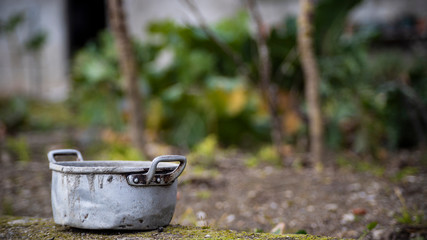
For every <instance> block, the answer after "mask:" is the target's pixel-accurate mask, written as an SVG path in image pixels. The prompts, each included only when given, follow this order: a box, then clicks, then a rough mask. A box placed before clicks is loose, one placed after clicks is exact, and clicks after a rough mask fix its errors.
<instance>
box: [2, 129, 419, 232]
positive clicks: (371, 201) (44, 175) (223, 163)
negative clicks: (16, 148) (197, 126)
mask: <svg viewBox="0 0 427 240" xmlns="http://www.w3.org/2000/svg"><path fill="white" fill-rule="evenodd" d="M27 138H28V142H29V144H30V145H31V146H32V149H33V150H32V160H31V161H30V162H26V163H24V162H19V161H15V160H13V157H11V156H7V155H3V157H2V158H1V159H2V160H1V163H0V196H1V197H0V201H1V202H0V204H1V205H0V206H1V209H0V210H1V212H0V214H2V215H17V216H35V217H51V214H52V211H51V206H50V181H51V173H50V170H49V167H48V161H47V158H46V157H45V154H46V149H47V148H49V147H54V146H52V142H55V141H56V142H58V141H60V139H62V138H63V136H62V135H61V134H59V135H57V136H56V135H54V136H51V137H50V138H49V140H46V141H41V140H36V139H38V138H37V137H34V136H31V135H28V136H27ZM393 157H395V158H402V159H404V162H405V164H410V165H411V164H412V165H414V166H418V169H420V170H419V171H418V172H417V173H416V174H408V175H406V176H405V177H404V178H403V179H401V180H400V181H392V180H391V179H390V178H389V177H377V176H375V175H373V174H371V173H367V172H358V171H355V170H350V169H346V168H337V167H334V166H333V165H331V166H327V167H326V168H325V169H324V170H323V171H322V172H320V173H319V172H316V171H315V170H313V169H283V168H277V167H272V166H259V167H255V168H247V167H245V165H244V163H243V160H242V154H239V153H230V154H226V155H225V156H220V157H218V159H217V166H216V167H215V168H213V169H212V170H211V171H205V172H202V173H198V174H194V173H193V171H194V169H193V168H192V167H191V166H190V167H188V168H187V169H186V171H185V172H186V173H185V174H184V175H183V176H181V177H180V178H179V181H180V182H179V187H178V191H179V194H178V201H177V206H176V211H175V215H174V218H173V220H172V223H174V224H177V223H178V224H183V225H198V226H205V225H209V226H212V227H215V228H220V229H234V230H246V231H264V232H270V231H271V230H272V229H273V228H274V227H275V226H279V228H281V229H284V232H289V233H295V232H296V231H298V230H305V231H306V232H307V233H309V234H314V235H325V236H333V237H347V238H357V237H359V236H361V235H362V234H363V232H364V231H365V229H366V227H367V225H368V224H369V223H370V222H373V221H376V222H378V225H377V227H376V228H375V229H374V230H373V231H372V232H371V233H369V235H368V237H370V238H372V239H385V238H393V237H394V238H396V236H398V235H399V234H400V235H399V236H400V239H405V238H408V237H410V236H412V237H416V236H424V238H426V237H425V236H426V235H427V228H426V227H425V226H424V227H412V228H411V227H410V226H408V225H402V224H399V223H398V221H397V220H398V218H399V216H401V215H402V213H405V212H407V213H408V214H409V215H411V216H415V215H419V216H423V217H424V223H425V221H426V217H427V169H426V168H423V167H419V163H418V162H417V161H418V160H417V159H418V155H417V153H402V154H400V155H398V156H393ZM398 170H399V166H397V165H396V166H389V167H388V168H387V171H386V172H387V173H386V176H391V175H392V174H393V172H396V171H398ZM405 209H406V210H405ZM408 229H409V230H408ZM414 229H415V230H414ZM405 231H406V232H405ZM410 232H412V233H410ZM402 234H403V235H402Z"/></svg>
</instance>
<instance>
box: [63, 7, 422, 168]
mask: <svg viewBox="0 0 427 240" xmlns="http://www.w3.org/2000/svg"><path fill="white" fill-rule="evenodd" d="M360 2H361V1H360V0H351V1H339V0H322V1H319V3H318V4H317V7H316V12H315V15H314V25H315V26H314V31H315V39H314V41H315V46H316V52H317V53H318V55H317V58H318V62H319V68H320V72H321V78H322V82H321V86H320V87H321V97H322V108H323V109H322V112H323V114H324V119H325V127H326V133H325V142H326V143H327V145H328V146H329V147H330V148H332V149H333V150H339V149H350V150H352V151H354V152H356V153H364V154H371V155H372V156H374V157H376V158H380V155H381V154H380V152H382V151H385V149H387V150H388V149H391V150H393V149H397V148H399V147H411V146H416V145H417V144H419V143H420V142H421V140H422V138H423V137H425V134H424V135H423V132H427V130H426V129H427V123H426V122H425V120H424V118H423V117H424V116H425V113H423V112H425V106H426V105H427V70H426V68H425V67H424V65H423V64H424V63H425V56H422V55H420V56H416V57H411V56H409V57H408V56H406V57H405V54H404V53H401V52H391V51H375V52H373V51H372V50H371V49H370V46H371V44H370V43H371V42H372V41H373V39H375V38H376V37H377V36H378V33H376V32H375V31H372V29H370V28H359V29H357V28H355V29H353V31H352V32H351V33H350V32H348V33H346V32H345V31H344V29H345V26H346V19H347V16H348V14H349V12H350V11H351V10H352V9H354V7H355V6H356V5H357V4H359V3H360ZM211 28H212V30H213V32H214V33H215V34H216V35H217V37H218V38H219V39H220V40H221V41H222V42H224V43H225V44H227V45H229V46H230V48H231V49H232V50H233V51H234V52H235V53H236V54H238V55H239V56H241V58H242V61H243V62H244V65H245V66H247V67H248V69H249V75H248V76H242V75H241V73H240V72H239V71H237V69H238V66H236V64H235V63H234V62H233V61H232V59H231V58H230V56H228V55H227V54H226V53H224V51H223V50H222V49H221V48H220V47H219V46H218V45H217V44H216V43H215V42H214V41H212V40H211V39H210V38H209V36H208V35H206V34H205V32H204V31H203V29H201V28H198V27H193V26H182V25H179V24H177V23H174V22H171V21H163V22H154V23H152V24H150V25H149V27H148V28H147V32H148V40H147V41H146V42H144V43H140V42H136V41H135V42H134V44H133V47H134V50H135V55H136V58H137V65H138V70H139V72H138V73H139V75H138V77H139V87H140V90H141V91H142V92H143V94H144V102H143V107H144V110H145V116H146V126H145V127H146V129H147V131H148V132H150V133H151V134H153V135H154V136H155V137H158V138H159V139H162V140H164V141H166V142H168V143H170V144H173V145H175V146H179V147H181V148H184V149H188V148H194V147H195V146H197V145H198V144H199V143H201V142H202V141H204V139H206V138H207V137H208V136H211V135H212V136H216V139H217V142H219V143H221V146H239V147H249V148H253V147H259V146H262V145H264V144H266V143H267V144H268V139H269V129H270V127H271V126H270V124H269V115H268V111H267V108H266V104H265V102H264V99H263V97H262V96H261V94H260V91H259V88H258V84H259V81H258V75H259V73H258V70H257V67H256V66H257V65H258V58H257V50H256V44H255V40H254V38H253V36H251V34H250V31H249V17H248V14H247V13H246V12H241V13H239V14H237V15H236V16H235V17H234V18H231V19H226V20H224V21H222V22H219V23H217V24H215V25H213V26H211ZM296 33H297V26H296V20H295V18H288V19H286V20H285V21H284V22H283V25H282V26H278V27H274V28H272V29H271V32H270V35H269V38H268V40H267V43H268V47H269V49H270V53H271V60H272V77H273V79H272V81H273V82H274V83H275V84H277V86H279V88H280V93H281V94H282V95H286V96H288V95H292V99H290V101H291V102H292V103H293V104H289V103H288V102H285V100H281V102H280V103H279V109H280V114H282V115H283V116H286V114H287V113H289V112H292V113H294V116H296V118H298V119H297V121H299V123H301V125H304V124H305V123H304V121H303V119H305V118H306V109H305V107H304V106H305V100H304V93H303V92H304V81H303V76H302V71H301V67H300V63H299V60H298V59H297V57H296V56H297V54H296V51H297V43H296V35H297V34H296ZM293 56H294V57H293ZM403 58H405V61H402V59H403ZM402 62H404V64H402ZM72 78H73V91H72V94H71V97H70V101H69V102H70V104H71V106H72V108H73V110H75V111H76V113H77V116H76V118H77V119H78V121H79V122H81V123H84V124H88V123H90V124H93V125H96V126H100V127H109V128H113V129H114V130H119V131H121V130H125V126H126V124H127V121H128V113H127V105H126V103H125V99H124V94H125V91H124V83H123V82H122V80H121V75H120V72H119V66H118V61H117V54H116V52H115V48H114V44H113V39H112V37H111V36H110V34H109V33H108V32H104V33H102V34H101V35H100V36H99V38H98V40H97V41H96V42H94V43H90V44H88V45H87V46H86V47H85V48H84V49H83V50H81V51H80V52H79V53H78V54H77V55H76V56H75V58H74V61H73V68H72ZM405 82H406V84H405ZM291 93H292V94H291ZM286 101H288V100H286ZM290 105H292V106H291V107H289V106H290ZM106 106H108V107H106ZM402 113H407V114H402ZM423 114H424V115H423ZM284 119H285V120H284V126H286V121H287V120H286V117H284ZM417 126H421V128H420V127H417ZM306 129H307V126H305V125H304V126H301V127H298V129H297V130H294V131H287V137H286V138H287V141H288V143H295V142H303V141H304V139H305V138H306ZM285 130H287V129H285ZM414 135H415V136H417V137H415V138H414V137H413V136H414ZM196 151H198V150H196ZM261 152H262V151H261V150H260V153H258V154H261ZM265 152H267V151H266V150H265ZM261 158H265V159H267V160H262V161H267V162H274V164H276V162H275V160H272V159H275V157H261ZM261 158H260V159H261ZM259 161H261V160H258V156H257V157H255V158H252V159H251V160H248V164H249V165H256V164H258V162H259ZM207 162H209V161H207ZM362 165H363V164H362ZM358 168H361V169H365V168H366V169H368V168H369V167H368V166H365V167H363V166H358ZM376 174H379V175H381V174H382V173H381V171H380V170H378V173H376Z"/></svg>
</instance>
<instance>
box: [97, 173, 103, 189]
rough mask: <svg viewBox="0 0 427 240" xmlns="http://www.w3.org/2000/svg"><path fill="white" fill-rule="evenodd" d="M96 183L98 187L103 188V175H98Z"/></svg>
mask: <svg viewBox="0 0 427 240" xmlns="http://www.w3.org/2000/svg"><path fill="white" fill-rule="evenodd" d="M98 184H99V188H101V189H102V188H103V187H104V175H102V174H101V175H98Z"/></svg>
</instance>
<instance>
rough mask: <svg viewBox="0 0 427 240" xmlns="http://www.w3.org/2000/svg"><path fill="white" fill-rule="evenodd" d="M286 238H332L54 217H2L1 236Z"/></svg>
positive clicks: (302, 239) (0, 220)
mask: <svg viewBox="0 0 427 240" xmlns="http://www.w3.org/2000/svg"><path fill="white" fill-rule="evenodd" d="M3 238H6V239H53V238H55V239H65V240H66V239H122V238H123V239H124V238H126V239H142V238H144V239H145V238H148V239H178V238H181V239H182V238H183V239H207V238H210V239H286V240H332V239H334V238H330V237H319V236H313V235H301V234H291V235H277V234H271V233H250V232H239V231H232V230H216V229H211V228H199V227H188V226H180V225H172V226H168V227H166V228H165V229H164V231H162V232H159V231H105V230H98V231H95V230H81V229H75V228H70V227H63V226H59V225H56V224H55V223H54V222H53V220H52V219H43V218H28V217H11V216H0V239H3Z"/></svg>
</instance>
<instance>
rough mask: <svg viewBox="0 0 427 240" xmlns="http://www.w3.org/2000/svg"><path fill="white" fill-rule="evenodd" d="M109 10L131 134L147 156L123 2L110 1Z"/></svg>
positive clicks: (134, 67)
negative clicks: (124, 85)
mask: <svg viewBox="0 0 427 240" xmlns="http://www.w3.org/2000/svg"><path fill="white" fill-rule="evenodd" d="M108 9H109V23H110V27H111V30H112V32H113V36H114V40H115V44H116V49H117V52H118V54H119V62H120V69H121V72H122V73H123V77H124V80H125V84H126V98H127V99H126V100H127V103H128V106H129V115H130V127H129V133H130V136H131V138H132V144H133V146H134V147H135V148H137V149H138V150H139V151H140V152H141V153H142V154H145V141H144V117H143V109H142V107H141V103H142V96H141V93H140V92H139V87H138V78H137V66H136V60H135V56H134V54H133V49H132V42H131V40H130V37H129V33H128V30H127V27H126V19H125V13H124V10H123V2H122V0H108Z"/></svg>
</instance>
